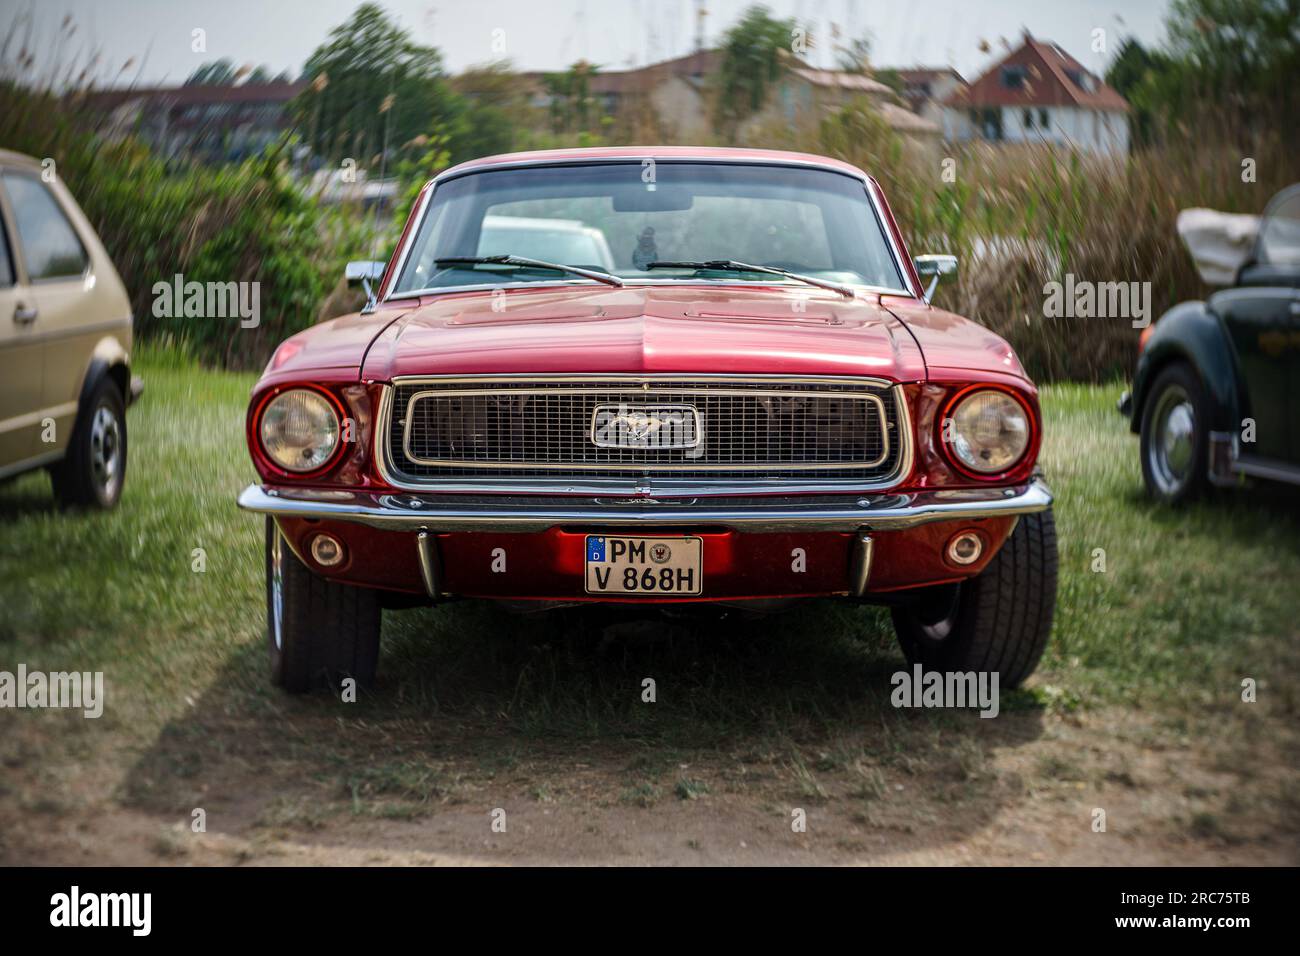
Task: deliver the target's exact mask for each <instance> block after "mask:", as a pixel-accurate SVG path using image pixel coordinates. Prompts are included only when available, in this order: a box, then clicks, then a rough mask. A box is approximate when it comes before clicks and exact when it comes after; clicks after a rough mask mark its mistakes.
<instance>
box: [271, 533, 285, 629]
mask: <svg viewBox="0 0 1300 956" xmlns="http://www.w3.org/2000/svg"><path fill="white" fill-rule="evenodd" d="M271 535H272V539H271V640H272V641H274V642H275V649H276V650H277V651H278V650H280V649H281V647H282V637H281V635H282V632H283V627H284V543H283V542H284V539H283V538H281V537H280V532H279V530H273V531H272V532H271Z"/></svg>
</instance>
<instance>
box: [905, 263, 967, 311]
mask: <svg viewBox="0 0 1300 956" xmlns="http://www.w3.org/2000/svg"><path fill="white" fill-rule="evenodd" d="M913 263H914V264H915V265H916V271H917V273H918V274H919V275H920V276H921V277H922V278H925V277H926V276H929V277H930V284H929V285H927V286H926V287H925V301H926V302H929V301H930V299H931V297H933V295H934V289H935V286H937V285H938V284H939V279H940V278H942V277H943V276H955V275H956V274H957V257H956V256H917V257H916V258H915V259H914V260H913Z"/></svg>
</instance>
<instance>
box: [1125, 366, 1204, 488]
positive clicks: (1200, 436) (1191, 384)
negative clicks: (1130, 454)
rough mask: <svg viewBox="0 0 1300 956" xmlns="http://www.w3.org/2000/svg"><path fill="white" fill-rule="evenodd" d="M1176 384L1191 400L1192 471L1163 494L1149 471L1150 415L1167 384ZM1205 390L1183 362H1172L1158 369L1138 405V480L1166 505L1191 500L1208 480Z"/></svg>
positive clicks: (1190, 368)
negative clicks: (1179, 484)
mask: <svg viewBox="0 0 1300 956" xmlns="http://www.w3.org/2000/svg"><path fill="white" fill-rule="evenodd" d="M1173 385H1178V386H1180V387H1181V388H1182V389H1183V391H1184V392H1186V393H1187V397H1188V398H1189V399H1190V400H1191V403H1192V414H1193V415H1194V416H1195V418H1196V423H1195V424H1196V429H1195V432H1194V433H1193V436H1192V471H1191V474H1189V475H1188V476H1187V480H1186V481H1185V482H1183V484H1182V485H1181V487H1180V488H1179V489H1178V491H1176V492H1175V493H1174V494H1172V495H1170V494H1166V493H1165V492H1164V491H1162V490H1161V488H1160V487H1159V485H1158V484H1157V483H1156V480H1155V477H1154V476H1153V475H1152V474H1151V462H1150V454H1151V442H1152V440H1153V435H1152V428H1153V427H1154V426H1153V423H1152V418H1153V417H1154V416H1155V411H1156V406H1157V404H1158V403H1159V401H1160V396H1161V395H1163V394H1164V393H1165V392H1166V391H1167V390H1168V389H1169V388H1170V387H1171V386H1173ZM1206 425H1207V422H1206V402H1205V389H1204V388H1202V386H1201V381H1200V379H1199V378H1197V376H1196V373H1195V372H1194V371H1193V370H1192V367H1191V366H1190V365H1188V364H1187V363H1186V362H1174V363H1173V364H1171V365H1166V366H1165V367H1164V368H1162V369H1161V370H1160V371H1159V372H1158V373H1157V374H1156V377H1155V380H1154V381H1153V382H1152V383H1151V389H1150V391H1149V392H1148V393H1147V400H1146V402H1145V403H1144V404H1143V406H1142V426H1141V432H1140V439H1139V455H1140V456H1141V460H1142V481H1143V482H1144V483H1145V484H1146V487H1147V491H1148V492H1149V493H1150V495H1151V497H1153V498H1155V499H1156V500H1157V501H1162V502H1164V503H1166V504H1170V505H1180V504H1184V503H1186V502H1188V501H1192V500H1194V499H1196V498H1198V497H1200V496H1201V495H1202V494H1204V492H1205V489H1206V485H1207V480H1208V466H1209V429H1208V428H1207V427H1206Z"/></svg>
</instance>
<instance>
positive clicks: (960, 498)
mask: <svg viewBox="0 0 1300 956" xmlns="http://www.w3.org/2000/svg"><path fill="white" fill-rule="evenodd" d="M1051 504H1052V492H1051V490H1050V489H1049V488H1048V487H1047V484H1046V483H1045V482H1043V481H1042V480H1041V479H1034V480H1033V481H1031V482H1029V483H1028V484H1025V485H1020V486H1018V487H1013V488H975V489H951V490H946V489H933V490H928V491H918V492H907V493H900V494H868V495H861V496H851V497H845V496H835V497H834V498H818V497H816V496H806V497H802V498H798V499H790V498H786V499H781V498H769V499H762V498H748V499H740V500H736V499H732V500H730V501H728V500H727V499H709V498H690V499H682V498H677V499H666V500H660V499H651V498H631V499H629V498H612V497H611V498H589V497H584V498H572V499H561V498H549V499H545V500H539V499H532V498H527V497H517V496H516V497H506V496H500V495H498V496H451V495H435V494H423V495H421V494H414V493H411V492H389V493H382V494H377V493H374V492H356V491H328V490H313V489H309V488H268V487H264V486H262V485H249V486H248V487H247V488H245V489H244V491H243V493H242V494H241V495H240V496H239V507H241V508H243V509H244V510H245V511H252V512H255V513H257V514H268V515H276V516H278V517H284V518H316V519H324V520H331V521H348V522H353V523H356V524H363V525H368V526H370V527H373V528H381V529H384V530H387V531H421V530H426V531H516V532H533V531H545V530H547V529H549V528H554V527H557V526H561V525H586V526H603V527H671V526H676V527H681V526H683V525H696V526H704V525H708V526H717V527H724V528H731V529H734V530H737V531H751V532H769V531H771V532H778V531H799V530H804V531H809V530H811V531H847V532H856V531H897V530H901V529H905V528H914V527H916V526H918V525H923V524H930V523H931V522H935V521H971V520H975V519H979V518H1005V517H1010V516H1013V515H1023V514H1032V513H1034V512H1037V511H1045V510H1047V509H1048V508H1049V507H1051Z"/></svg>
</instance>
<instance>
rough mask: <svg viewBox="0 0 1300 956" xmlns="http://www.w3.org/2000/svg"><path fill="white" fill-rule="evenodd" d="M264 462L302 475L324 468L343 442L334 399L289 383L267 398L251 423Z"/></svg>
mask: <svg viewBox="0 0 1300 956" xmlns="http://www.w3.org/2000/svg"><path fill="white" fill-rule="evenodd" d="M254 425H255V428H256V438H257V444H258V448H259V449H260V451H261V453H262V456H263V457H264V458H265V459H266V461H267V462H268V463H269V464H270V465H271V466H273V467H274V468H278V469H279V470H280V471H283V472H284V473H286V474H289V475H294V476H297V477H302V476H306V475H312V474H316V473H319V472H321V471H324V470H325V469H326V468H328V467H329V466H330V465H331V464H333V462H334V461H335V459H336V458H337V456H338V451H339V448H340V447H342V444H343V417H342V412H341V411H340V408H339V404H338V400H337V399H335V398H334V397H333V396H332V395H330V394H329V393H328V392H325V391H324V390H322V389H317V388H311V387H307V386H291V387H289V388H285V389H282V390H280V391H277V392H276V393H274V394H273V395H272V396H270V397H269V398H267V399H266V400H265V401H264V402H263V404H262V407H261V408H260V409H259V410H258V415H257V420H256V422H255V423H254Z"/></svg>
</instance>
